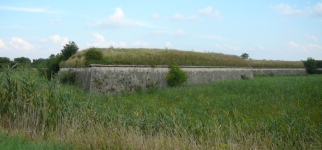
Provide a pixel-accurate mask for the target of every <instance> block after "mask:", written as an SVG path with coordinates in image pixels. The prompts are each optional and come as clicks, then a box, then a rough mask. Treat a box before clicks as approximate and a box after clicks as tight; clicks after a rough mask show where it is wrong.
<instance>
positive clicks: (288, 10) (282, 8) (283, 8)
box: [270, 3, 304, 16]
mask: <svg viewBox="0 0 322 150" xmlns="http://www.w3.org/2000/svg"><path fill="white" fill-rule="evenodd" d="M270 7H271V8H272V9H273V10H275V11H277V12H279V13H280V14H281V15H283V16H299V15H302V14H304V11H302V10H299V9H298V10H293V8H292V7H291V6H290V5H288V4H284V3H281V4H279V5H276V6H270Z"/></svg>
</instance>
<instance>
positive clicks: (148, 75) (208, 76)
mask: <svg viewBox="0 0 322 150" xmlns="http://www.w3.org/2000/svg"><path fill="white" fill-rule="evenodd" d="M180 68H181V69H182V70H183V71H184V72H186V73H187V75H188V77H189V78H188V82H187V84H189V85H191V84H200V83H210V82H214V81H220V80H232V79H241V76H242V75H244V76H245V77H247V78H250V79H252V78H253V74H257V75H269V74H271V73H273V74H274V75H306V74H307V73H306V70H305V69H304V68H238V67H213V66H180ZM69 69H71V70H72V71H74V72H75V75H76V82H77V83H78V84H79V85H80V86H81V87H82V88H83V89H84V90H85V91H91V92H94V93H110V94H113V95H115V94H120V93H122V92H135V91H141V90H145V89H148V88H154V87H160V88H163V87H167V86H168V84H167V81H166V76H167V74H168V73H169V68H168V66H156V67H155V68H152V67H151V66H143V65H141V66H134V65H119V66H113V65H90V67H85V68H60V71H67V70H69ZM319 71H322V69H319Z"/></svg>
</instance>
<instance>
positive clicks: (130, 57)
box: [60, 48, 304, 68]
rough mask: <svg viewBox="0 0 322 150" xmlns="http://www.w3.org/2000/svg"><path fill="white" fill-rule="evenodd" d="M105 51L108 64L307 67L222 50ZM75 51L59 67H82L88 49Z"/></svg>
mask: <svg viewBox="0 0 322 150" xmlns="http://www.w3.org/2000/svg"><path fill="white" fill-rule="evenodd" d="M97 49H99V50H100V51H102V53H103V55H104V59H103V60H102V61H98V62H96V63H98V64H106V65H152V66H154V65H173V64H178V65H187V66H236V67H256V68H261V67H262V68H263V67H271V68H272V67H275V68H288V67H290V68H304V65H303V63H302V62H301V61H266V60H244V59H241V58H240V57H238V56H236V55H226V54H221V53H201V52H193V51H180V50H175V49H143V48H140V49H139V48H115V49H112V48H97ZM87 50H88V49H86V50H83V51H80V52H78V53H76V54H74V55H73V56H72V57H71V58H70V59H68V60H67V61H63V62H61V63H60V66H72V67H75V66H80V65H84V64H85V61H84V60H85V59H84V58H85V57H84V54H85V51H87Z"/></svg>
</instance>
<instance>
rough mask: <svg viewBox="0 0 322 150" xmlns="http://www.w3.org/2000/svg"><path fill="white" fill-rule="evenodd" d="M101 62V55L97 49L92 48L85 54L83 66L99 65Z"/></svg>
mask: <svg viewBox="0 0 322 150" xmlns="http://www.w3.org/2000/svg"><path fill="white" fill-rule="evenodd" d="M102 60H103V53H102V51H100V50H99V49H98V48H95V47H92V48H90V49H88V50H87V51H86V52H85V65H88V64H90V63H99V62H100V61H102Z"/></svg>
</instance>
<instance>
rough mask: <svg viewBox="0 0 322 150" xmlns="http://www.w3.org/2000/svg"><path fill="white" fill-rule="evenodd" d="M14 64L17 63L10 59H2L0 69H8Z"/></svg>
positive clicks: (0, 58)
mask: <svg viewBox="0 0 322 150" xmlns="http://www.w3.org/2000/svg"><path fill="white" fill-rule="evenodd" d="M14 64H16V63H15V62H13V61H11V60H10V59H9V58H8V57H0V69H2V68H7V67H8V66H9V67H12V66H13V65H14Z"/></svg>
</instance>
